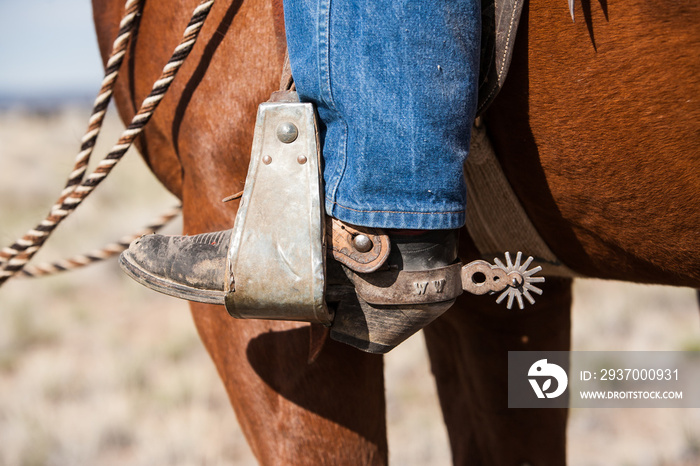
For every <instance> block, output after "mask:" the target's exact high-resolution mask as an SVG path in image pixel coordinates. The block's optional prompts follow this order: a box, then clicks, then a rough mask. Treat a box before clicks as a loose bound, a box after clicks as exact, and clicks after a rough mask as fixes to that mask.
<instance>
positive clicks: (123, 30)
mask: <svg viewBox="0 0 700 466" xmlns="http://www.w3.org/2000/svg"><path fill="white" fill-rule="evenodd" d="M142 7H143V0H127V2H126V5H125V6H124V16H123V17H122V20H121V21H120V23H119V32H118V33H117V38H116V39H114V43H113V44H112V52H111V53H110V54H109V60H107V66H106V67H105V73H104V78H103V80H102V85H101V86H100V91H99V92H98V93H97V97H96V98H95V102H94V103H93V106H92V112H91V113H90V119H89V120H88V129H87V131H86V132H85V135H83V138H82V140H81V141H80V143H81V144H80V152H79V153H78V155H77V156H76V158H75V165H74V167H73V170H72V171H71V173H70V175H69V176H68V181H67V182H66V186H65V188H64V189H63V191H62V192H61V196H60V197H59V199H58V201H56V204H55V205H54V208H56V207H58V206H60V204H62V203H63V201H64V200H65V199H66V198H67V197H68V196H69V195H70V194H71V193H72V192H73V190H74V189H75V188H76V186H77V185H79V184H80V183H81V182H82V181H83V177H84V176H85V171H86V170H87V166H88V163H89V162H90V156H91V155H92V151H93V149H94V148H95V142H96V141H97V136H98V135H99V134H100V130H101V129H102V123H103V121H104V117H105V115H106V113H107V106H108V105H109V102H110V101H111V100H112V94H113V91H114V85H115V83H116V82H117V76H118V75H119V69H120V68H121V65H122V62H123V61H124V56H125V55H126V48H127V46H128V45H129V39H131V35H132V32H133V30H134V26H135V24H136V21H135V19H136V16H137V15H138V13H140V11H141V8H142ZM0 259H1V258H0Z"/></svg>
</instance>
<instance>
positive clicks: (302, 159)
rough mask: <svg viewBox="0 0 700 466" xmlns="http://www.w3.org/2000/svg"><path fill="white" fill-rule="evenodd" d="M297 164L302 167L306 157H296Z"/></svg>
mask: <svg viewBox="0 0 700 466" xmlns="http://www.w3.org/2000/svg"><path fill="white" fill-rule="evenodd" d="M297 162H299V165H304V164H305V163H306V157H305V156H303V155H300V156H299V157H297Z"/></svg>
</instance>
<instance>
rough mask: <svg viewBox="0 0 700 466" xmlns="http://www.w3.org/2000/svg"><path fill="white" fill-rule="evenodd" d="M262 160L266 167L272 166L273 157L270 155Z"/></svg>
mask: <svg viewBox="0 0 700 466" xmlns="http://www.w3.org/2000/svg"><path fill="white" fill-rule="evenodd" d="M262 160H263V163H264V164H265V165H270V164H271V163H272V157H270V156H269V155H266V156H264V157H263V159H262Z"/></svg>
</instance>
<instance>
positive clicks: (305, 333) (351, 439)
mask: <svg viewBox="0 0 700 466" xmlns="http://www.w3.org/2000/svg"><path fill="white" fill-rule="evenodd" d="M192 310H193V312H194V314H195V321H196V324H197V329H198V331H199V334H200V336H201V338H202V340H203V341H204V343H205V345H206V346H207V349H208V350H209V353H210V354H211V356H212V358H213V360H214V363H215V364H216V367H217V369H218V370H219V374H220V375H221V378H222V380H223V381H224V384H225V386H226V390H227V392H228V394H229V398H230V400H231V403H232V404H233V407H234V409H235V411H236V415H237V417H238V421H239V423H240V425H241V428H242V429H243V432H244V433H245V435H246V438H247V439H248V442H249V444H250V446H251V448H252V450H253V453H254V454H255V456H256V457H257V458H258V460H259V461H260V462H261V463H262V464H386V462H387V442H386V420H385V414H384V413H385V405H384V381H383V376H382V368H383V363H382V357H381V356H376V355H370V354H366V353H362V352H360V351H358V350H356V349H353V348H351V347H349V346H347V345H343V344H340V343H336V342H334V341H331V340H329V341H328V342H327V343H326V345H325V347H324V348H323V350H322V351H321V353H320V355H319V356H318V359H316V361H315V362H313V363H311V364H309V363H308V357H309V337H310V331H309V325H308V324H290V323H288V322H273V321H259V320H247V321H246V320H243V321H241V320H234V319H232V318H230V317H228V315H227V314H226V312H225V311H224V310H223V309H222V308H220V307H216V306H207V305H200V304H193V305H192Z"/></svg>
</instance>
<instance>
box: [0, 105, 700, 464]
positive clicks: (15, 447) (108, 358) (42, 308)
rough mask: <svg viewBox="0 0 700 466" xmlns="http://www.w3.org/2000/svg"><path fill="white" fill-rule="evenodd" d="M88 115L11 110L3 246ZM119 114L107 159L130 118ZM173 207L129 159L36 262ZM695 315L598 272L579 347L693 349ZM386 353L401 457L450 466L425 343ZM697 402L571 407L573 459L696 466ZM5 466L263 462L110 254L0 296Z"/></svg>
mask: <svg viewBox="0 0 700 466" xmlns="http://www.w3.org/2000/svg"><path fill="white" fill-rule="evenodd" d="M88 114H89V110H88V109H87V108H85V107H71V106H67V107H63V108H54V109H52V110H47V109H39V110H37V109H34V110H32V109H30V108H27V107H25V108H22V107H21V106H20V107H13V108H12V109H6V110H5V111H3V112H0V242H2V245H3V246H5V245H8V244H10V243H11V242H12V241H13V240H14V239H15V238H16V237H18V236H19V235H21V234H22V233H24V232H25V231H26V230H27V229H28V228H30V227H32V226H33V225H34V224H35V223H36V222H37V221H38V220H39V219H40V218H42V216H43V215H44V214H46V212H47V210H48V208H49V207H50V205H51V203H52V202H53V200H54V199H55V197H56V196H57V194H58V193H59V192H60V190H61V188H62V186H63V183H64V179H65V176H66V175H67V174H68V172H69V171H70V168H71V167H72V163H73V156H74V154H75V153H76V151H77V147H78V145H79V140H80V138H81V136H82V131H83V130H84V127H85V124H86V123H85V122H86V119H87V116H88ZM111 115H112V116H111V117H110V118H108V120H107V124H106V127H105V129H104V130H103V136H102V138H101V140H100V144H99V145H98V148H97V150H96V154H104V153H105V151H106V149H107V146H108V145H109V144H111V143H112V142H113V141H115V140H116V139H117V136H118V134H119V131H120V130H121V128H122V125H121V123H120V122H119V121H118V119H117V118H116V116H114V115H115V113H114V112H113V113H112V114H111ZM176 203H177V201H176V199H174V198H173V197H172V196H171V195H170V194H169V193H167V192H166V191H165V190H164V189H163V188H162V187H161V186H160V185H159V183H158V182H157V181H156V180H155V179H154V177H153V176H152V175H151V173H150V172H149V171H148V169H147V168H146V166H145V164H144V163H143V162H142V161H141V159H140V157H139V156H138V154H137V153H135V152H134V153H130V154H129V155H128V156H127V158H126V159H125V161H124V162H123V164H120V165H119V166H117V168H116V169H115V173H114V175H113V177H110V178H109V179H108V180H107V181H106V182H105V183H104V184H103V185H102V186H100V187H99V188H98V189H97V190H96V192H95V195H94V197H91V198H90V199H89V200H88V201H87V202H86V204H85V205H84V206H81V207H80V208H79V209H78V211H77V212H76V214H75V216H73V217H71V218H69V219H68V220H67V221H66V222H65V224H64V225H63V226H62V227H61V228H60V229H59V232H58V233H57V234H56V235H55V236H54V237H52V238H51V240H50V241H49V242H48V246H47V247H46V249H45V250H44V251H42V252H41V253H40V256H39V257H37V261H36V262H39V261H41V260H47V259H56V258H60V257H64V256H65V255H66V254H72V253H78V252H83V251H85V250H88V249H92V248H96V247H99V246H101V245H102V243H104V242H106V241H108V240H112V239H116V238H118V237H120V236H122V235H124V234H127V233H131V232H132V231H135V230H136V229H138V228H139V227H140V226H142V224H144V223H146V222H147V221H148V220H149V219H150V218H151V217H153V216H155V215H157V214H158V213H160V212H161V211H163V210H165V209H166V208H168V207H170V206H172V205H175V204H176ZM179 228H180V226H179V225H177V224H175V225H173V226H172V227H170V229H169V232H171V233H177V232H178V230H179ZM485 299H486V298H485ZM222 312H223V311H222ZM698 320H699V315H698V307H697V302H696V299H695V294H694V291H693V290H689V289H681V288H670V287H659V286H642V285H633V284H624V283H618V282H604V281H599V280H580V281H578V282H577V283H576V286H575V308H574V319H573V321H574V323H573V333H574V349H578V350H697V349H699V348H700V325H699V322H698ZM386 361H387V365H386V376H387V398H388V418H389V439H390V450H391V458H392V461H393V463H394V464H401V465H406V464H412V465H423V464H431V465H432V464H435V465H438V464H449V462H450V453H449V447H448V443H447V439H446V432H445V428H444V426H443V424H442V420H441V415H440V412H439V405H438V402H437V398H436V395H435V387H434V383H433V380H432V377H431V376H430V372H429V366H428V363H427V357H426V355H425V350H424V346H423V341H422V337H421V336H420V335H418V336H416V337H414V338H412V339H411V340H409V341H408V342H407V343H405V344H403V345H401V346H400V347H399V348H397V349H396V350H394V351H393V352H391V353H390V354H389V355H388V356H387V358H386ZM699 411H700V410H695V409H667V410H664V409H643V410H632V409H617V410H605V409H587V410H583V409H579V410H574V411H572V413H571V422H570V427H569V439H570V440H569V458H570V464H571V465H627V464H630V465H691V464H700V412H699ZM533 415H536V413H535V412H533ZM504 445H507V439H504ZM0 464H3V465H43V464H50V465H81V464H86V465H87V464H101V465H109V464H134V465H155V464H169V465H178V464H182V465H185V464H235V465H239V464H242V465H246V464H255V461H254V459H253V458H252V455H251V453H250V451H249V449H248V447H247V445H246V443H245V440H244V439H243V437H242V434H241V432H240V430H239V428H238V426H237V424H236V420H235V417H234V414H233V411H232V409H231V408H230V407H229V404H228V400H227V398H226V395H225V392H224V390H223V387H222V384H221V383H220V382H219V379H218V376H217V374H216V371H215V369H214V366H213V364H212V363H211V361H210V359H209V357H208V355H207V354H206V352H205V350H204V348H203V346H202V344H201V343H200V341H199V338H198V336H197V334H196V331H195V328H194V325H193V323H192V320H191V316H190V314H189V310H188V308H187V306H186V304H184V303H183V302H180V301H178V300H175V299H172V298H168V297H165V296H161V295H159V294H157V293H154V292H151V291H148V290H146V289H144V288H142V287H141V286H139V285H137V284H135V283H133V282H131V281H130V280H129V279H128V278H126V277H125V276H124V275H123V274H122V273H121V271H120V270H119V268H118V266H117V264H116V262H114V261H112V262H109V263H105V264H101V265H95V266H92V267H90V268H87V269H83V270H81V271H77V272H70V273H66V274H62V275H59V276H54V277H51V278H44V279H38V280H27V279H15V280H12V281H11V282H9V283H8V284H7V285H6V286H5V287H4V288H2V289H1V290H0Z"/></svg>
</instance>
